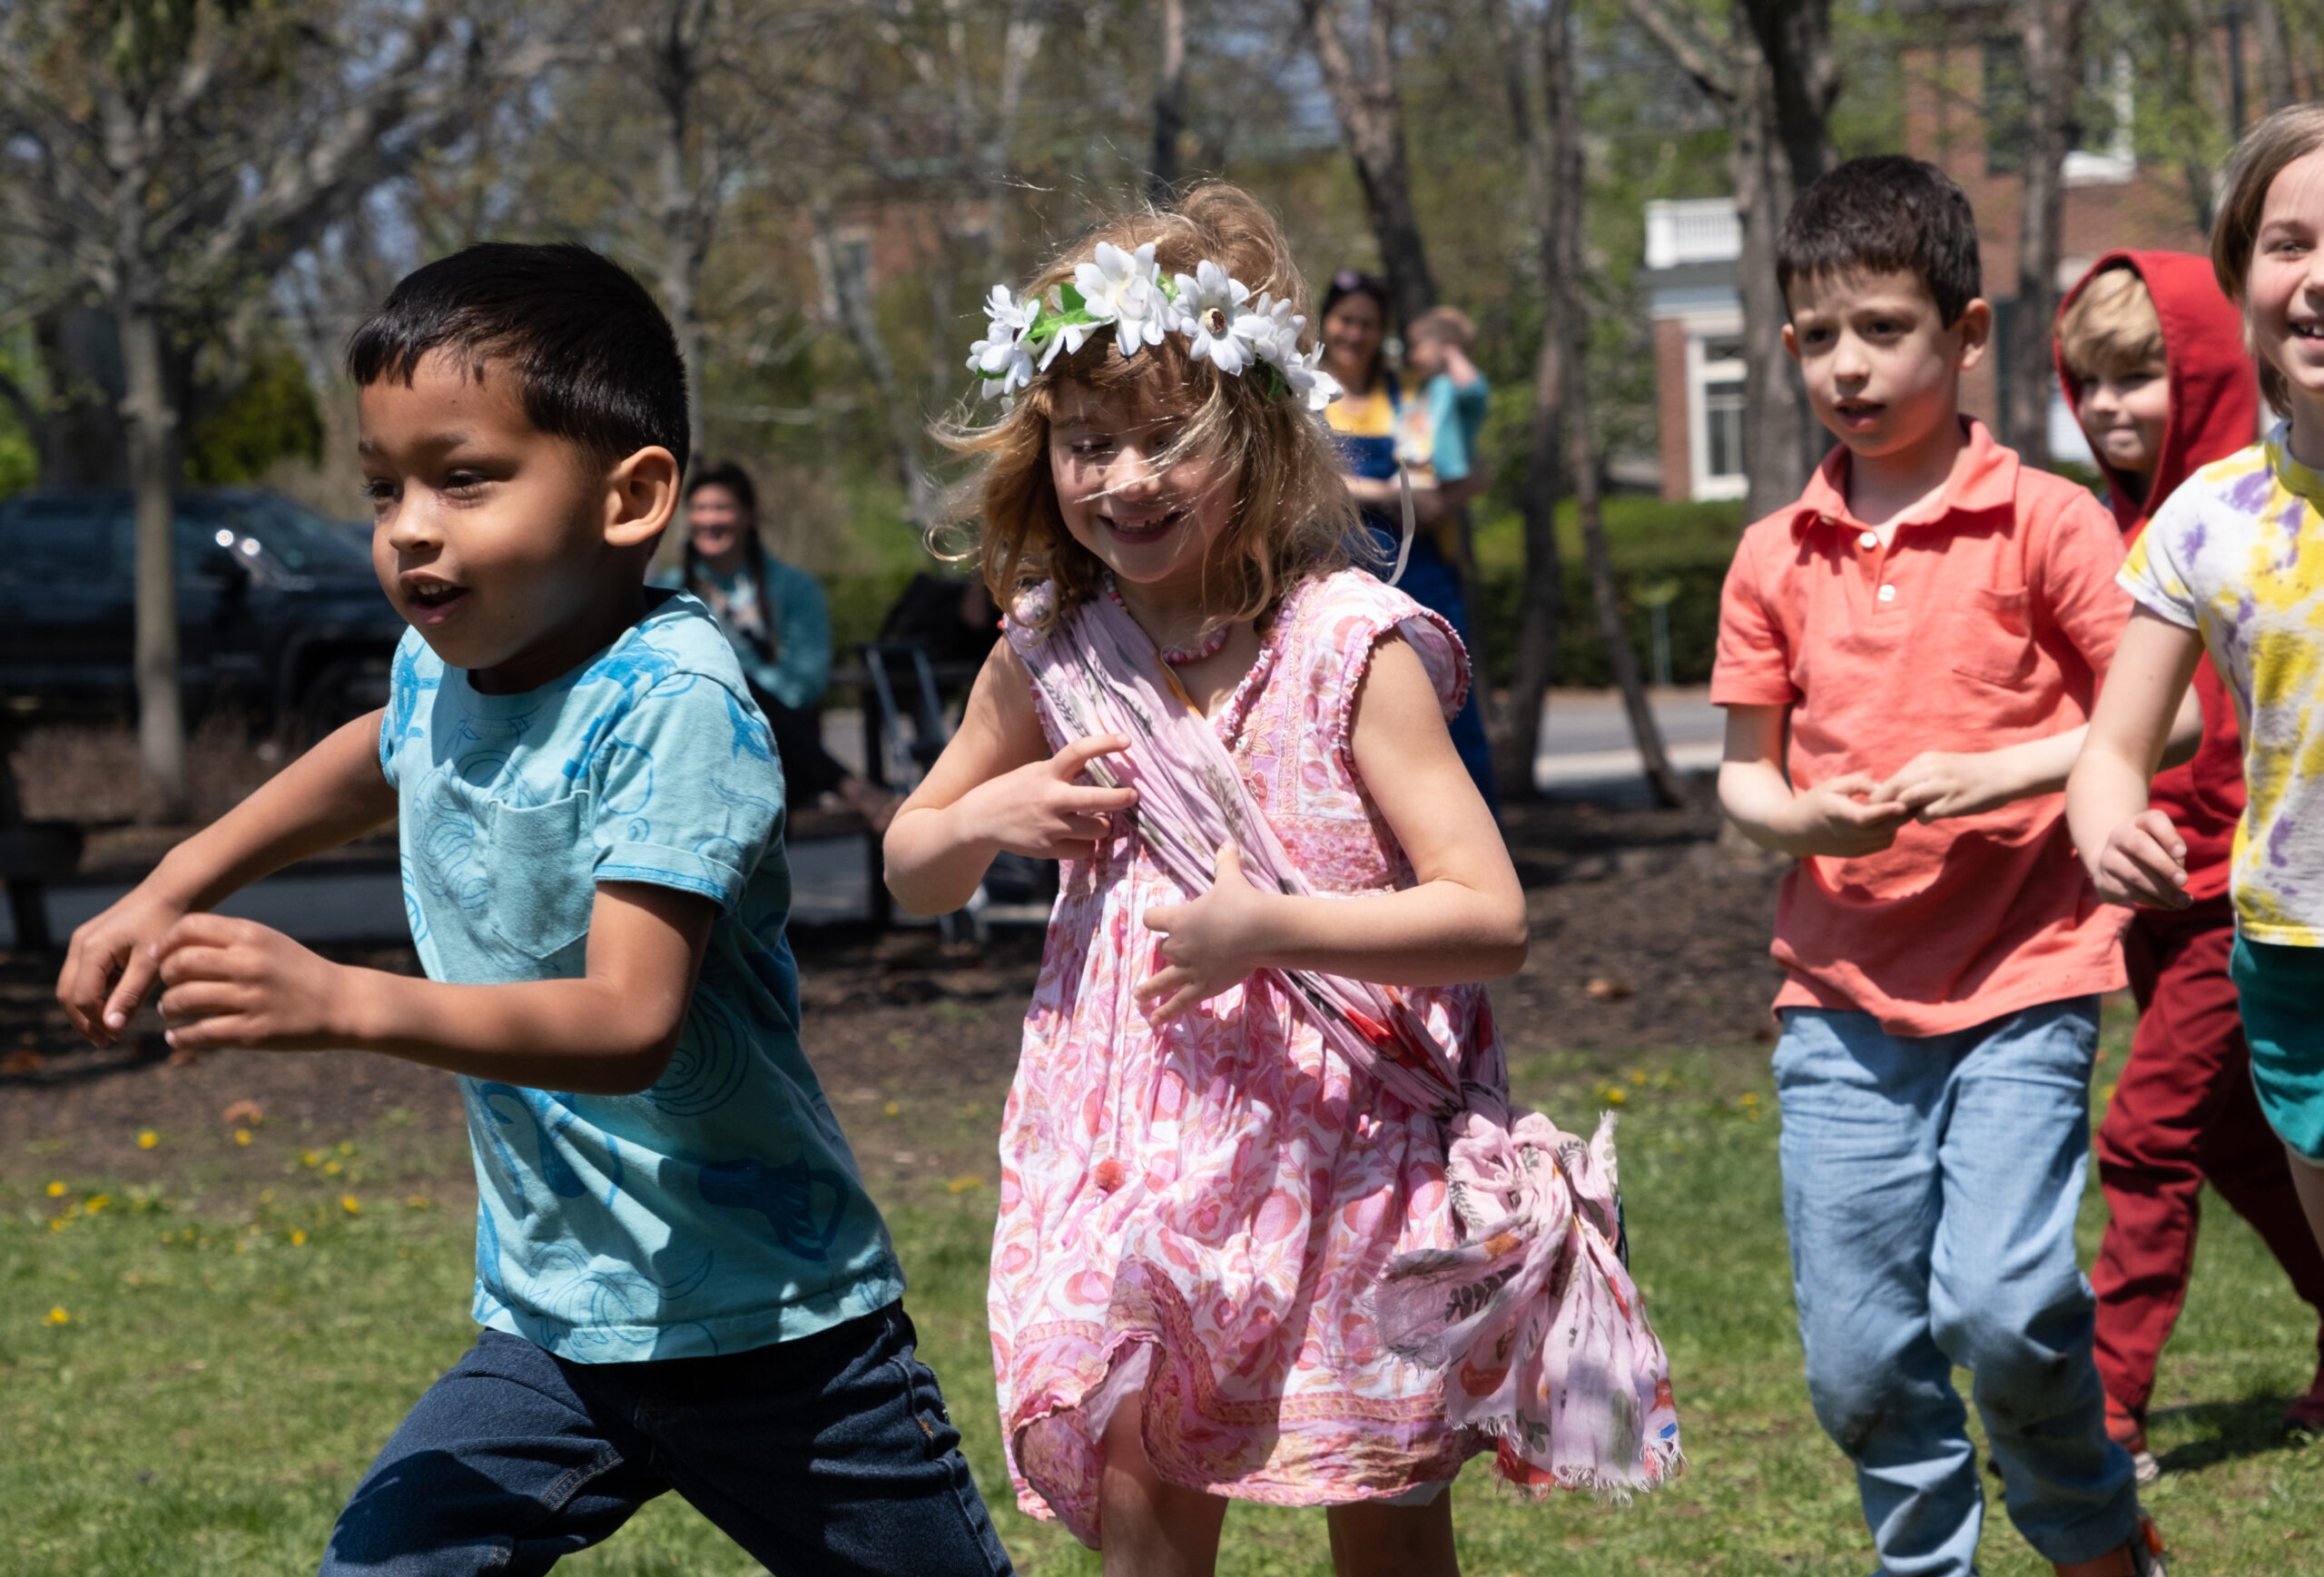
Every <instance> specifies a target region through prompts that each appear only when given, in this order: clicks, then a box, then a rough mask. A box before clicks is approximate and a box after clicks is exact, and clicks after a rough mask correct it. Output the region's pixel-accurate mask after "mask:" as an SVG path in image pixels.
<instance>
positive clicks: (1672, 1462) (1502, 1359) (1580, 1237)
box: [1009, 585, 1685, 1495]
mask: <svg viewBox="0 0 2324 1577" xmlns="http://www.w3.org/2000/svg"><path fill="white" fill-rule="evenodd" d="M1054 595H1055V593H1054V591H1053V589H1052V588H1051V587H1050V586H1048V585H1043V586H1039V587H1037V588H1035V589H1034V590H1033V591H1031V592H1030V593H1029V594H1027V599H1026V600H1024V601H1021V602H1020V603H1019V611H1018V616H1016V617H1014V618H1012V619H1010V620H1009V644H1010V645H1011V646H1013V647H1015V649H1016V651H1017V653H1018V655H1020V656H1021V657H1023V658H1024V660H1025V664H1026V665H1027V666H1028V667H1029V669H1030V670H1031V671H1032V675H1033V681H1034V685H1035V686H1036V688H1037V690H1038V693H1039V701H1040V702H1041V705H1042V707H1043V709H1044V710H1045V711H1046V712H1047V713H1048V714H1049V718H1050V720H1051V722H1052V723H1053V724H1054V725H1055V727H1056V730H1057V732H1058V734H1059V737H1060V738H1061V739H1063V740H1067V741H1070V740H1073V739H1078V738H1083V737H1086V736H1088V735H1090V734H1121V735H1123V736H1125V737H1126V738H1128V739H1129V740H1130V741H1131V744H1130V746H1129V748H1128V750H1126V751H1123V752H1121V753H1120V754H1117V755H1113V756H1108V757H1102V758H1100V759H1098V760H1096V761H1093V762H1091V763H1090V764H1089V767H1088V771H1089V774H1090V776H1091V777H1092V778H1094V779H1096V780H1097V781H1098V783H1099V784H1104V785H1107V786H1113V785H1116V784H1127V785H1128V786H1130V787H1132V788H1135V789H1137V806H1136V808H1135V809H1133V810H1132V811H1131V812H1129V813H1128V814H1129V816H1130V818H1131V821H1132V823H1133V824H1134V826H1135V828H1136V830H1137V834H1138V836H1139V837H1141V838H1143V839H1144V840H1145V842H1146V845H1147V849H1148V850H1150V851H1151V852H1152V853H1153V856H1154V859H1155V861H1156V862H1157V864H1159V865H1160V866H1161V868H1162V869H1163V870H1164V871H1165V872H1167V873H1168V875H1169V876H1170V878H1171V880H1172V881H1174V882H1177V884H1178V885H1179V886H1180V887H1182V888H1184V889H1185V890H1186V891H1187V892H1194V893H1198V892H1202V891H1203V890H1205V889H1206V888H1207V887H1208V886H1209V885H1210V884H1211V881H1212V878H1213V872H1214V870H1215V868H1216V859H1217V851H1218V849H1219V848H1220V846H1221V845H1222V844H1225V843H1228V842H1230V841H1231V842H1232V843H1234V844H1235V845H1236V849H1237V850H1238V851H1239V852H1240V853H1241V855H1242V861H1243V869H1244V871H1245V872H1246V873H1248V875H1249V876H1250V877H1251V879H1252V880H1253V881H1254V882H1256V884H1258V885H1260V886H1262V887H1271V888H1273V889H1274V890H1275V891H1277V892H1286V893H1293V894H1302V895H1304V894H1307V893H1309V892H1312V889H1311V888H1310V887H1309V886H1308V884H1307V882H1306V880H1305V878H1304V877H1303V876H1302V875H1301V874H1300V872H1299V868H1298V867H1297V866H1296V865H1295V864H1293V863H1292V862H1291V859H1290V856H1289V855H1288V854H1286V853H1285V851H1284V848H1283V844H1282V843H1281V842H1280V841H1279V840H1278V839H1277V838H1276V836H1275V829H1274V827H1273V826H1271V825H1270V824H1269V823H1268V822H1267V819H1266V815H1265V813H1264V812H1263V811H1262V810H1261V809H1260V807H1259V805H1258V804H1257V803H1256V801H1255V800H1253V799H1252V797H1251V794H1250V791H1249V789H1248V788H1247V787H1246V785H1245V784H1244V782H1243V778H1242V774H1240V773H1239V772H1238V771H1237V770H1236V765H1235V762H1234V758H1233V757H1232V756H1230V755H1229V754H1227V752H1226V747H1225V746H1224V745H1223V744H1220V743H1219V740H1218V735H1217V734H1216V732H1215V731H1214V730H1213V729H1212V727H1211V724H1210V723H1209V721H1208V720H1207V719H1206V718H1205V717H1204V716H1203V715H1202V713H1201V712H1200V711H1199V710H1198V709H1196V706H1195V705H1194V704H1193V702H1192V701H1191V699H1189V697H1188V696H1187V693H1186V691H1185V690H1184V689H1183V688H1182V687H1180V685H1179V684H1178V681H1177V676H1176V675H1173V674H1172V673H1171V672H1170V670H1169V669H1168V668H1167V666H1165V665H1164V664H1163V662H1162V660H1161V656H1160V655H1159V653H1158V652H1157V649H1156V647H1155V643H1154V641H1153V639H1152V638H1151V637H1150V636H1147V633H1146V631H1145V630H1144V628H1143V627H1141V626H1139V625H1138V624H1137V621H1136V620H1135V619H1133V618H1131V617H1130V616H1129V614H1128V611H1127V610H1126V609H1124V608H1122V607H1121V606H1118V604H1117V603H1115V601H1114V600H1113V599H1112V598H1111V597H1105V596H1099V597H1093V598H1091V599H1090V600H1089V601H1088V602H1086V603H1084V604H1082V605H1081V606H1079V607H1077V608H1075V609H1073V610H1072V611H1071V612H1069V613H1068V614H1067V615H1066V616H1064V617H1063V618H1062V619H1060V620H1059V623H1058V625H1057V626H1056V627H1055V628H1054V629H1053V630H1052V631H1051V632H1050V633H1049V635H1048V636H1047V637H1046V638H1044V637H1043V636H1040V635H1039V634H1038V633H1036V627H1037V626H1038V625H1039V616H1040V615H1041V614H1042V613H1044V612H1046V606H1045V605H1046V603H1047V600H1048V599H1049V597H1051V596H1054ZM1265 972H1266V973H1268V974H1271V975H1274V976H1275V980H1276V981H1277V983H1278V984H1279V985H1280V986H1281V987H1282V988H1283V990H1284V991H1285V994H1286V995H1287V996H1288V997H1289V998H1290V1000H1293V1001H1295V1002H1297V1003H1300V1004H1302V1005H1303V1006H1304V1007H1305V1010H1306V1011H1307V1013H1308V1014H1309V1015H1310V1016H1311V1017H1312V1018H1313V1019H1314V1020H1315V1024H1316V1026H1317V1027H1318V1029H1319V1030H1321V1031H1322V1033H1323V1036H1324V1040H1325V1042H1326V1043H1327V1044H1329V1045H1330V1046H1331V1047H1332V1049H1333V1050H1335V1051H1337V1052H1339V1053H1340V1055H1341V1056H1343V1057H1344V1058H1346V1059H1347V1061H1348V1064H1349V1066H1350V1067H1351V1068H1353V1069H1355V1070H1356V1071H1358V1072H1359V1073H1362V1074H1365V1075H1368V1076H1369V1077H1371V1078H1373V1079H1377V1080H1379V1081H1380V1082H1381V1083H1382V1084H1384V1085H1385V1086H1387V1088H1388V1089H1392V1090H1393V1091H1394V1092H1395V1093H1396V1095H1397V1096H1398V1097H1399V1098H1401V1099H1403V1100H1404V1101H1405V1102H1407V1103H1408V1104H1410V1105H1412V1106H1413V1107H1414V1108H1416V1109H1420V1110H1423V1111H1427V1112H1430V1113H1432V1114H1433V1115H1434V1116H1435V1117H1436V1119H1437V1120H1438V1121H1439V1123H1440V1124H1441V1125H1442V1132H1443V1137H1444V1140H1445V1180H1446V1184H1447V1188H1446V1198H1447V1204H1448V1207H1449V1208H1451V1209H1452V1212H1453V1213H1454V1224H1455V1231H1456V1236H1457V1237H1459V1239H1460V1246H1459V1247H1454V1248H1449V1249H1434V1250H1427V1251H1423V1252H1421V1253H1414V1254H1405V1255H1400V1256H1398V1257H1396V1259H1395V1260H1394V1261H1393V1263H1391V1264H1390V1266H1389V1267H1388V1268H1387V1272H1386V1274H1385V1276H1384V1278H1383V1279H1382V1281H1381V1283H1380V1285H1379V1286H1377V1287H1375V1288H1374V1292H1373V1298H1372V1303H1373V1311H1372V1312H1373V1315H1374V1318H1375V1319H1376V1321H1377V1322H1378V1324H1379V1326H1380V1330H1381V1335H1382V1338H1383V1340H1384V1343H1385V1344H1386V1345H1387V1347H1388V1349H1389V1350H1390V1351H1391V1352H1393V1353H1394V1354H1396V1355H1398V1356H1399V1357H1402V1358H1404V1359H1407V1360H1409V1361H1412V1362H1414V1363H1418V1364H1422V1365H1426V1366H1428V1367H1429V1368H1431V1369H1433V1370H1436V1371H1439V1372H1441V1373H1442V1374H1443V1376H1444V1410H1445V1415H1446V1418H1447V1419H1448V1421H1450V1422H1451V1423H1452V1424H1455V1425H1458V1426H1461V1427H1464V1428H1469V1429H1474V1430H1476V1431H1478V1432H1480V1433H1482V1434H1487V1435H1491V1436H1492V1437H1493V1438H1495V1439H1496V1440H1497V1441H1498V1442H1499V1443H1500V1450H1499V1453H1498V1454H1497V1456H1496V1458H1495V1462H1494V1467H1495V1469H1496V1471H1498V1472H1499V1474H1501V1475H1502V1478H1503V1479H1505V1480H1507V1481H1508V1482H1509V1483H1512V1484H1513V1485H1516V1486H1517V1487H1519V1488H1520V1489H1521V1490H1523V1491H1525V1492H1527V1493H1531V1494H1536V1495H1539V1494H1543V1493H1547V1492H1548V1491H1549V1489H1550V1488H1551V1487H1552V1486H1556V1487H1561V1488H1566V1489H1587V1490H1593V1491H1597V1492H1600V1493H1614V1494H1623V1493H1628V1492H1630V1491H1633V1490H1642V1489H1650V1488H1652V1487H1653V1486H1654V1485H1655V1484H1657V1483H1660V1482H1661V1481H1663V1480H1664V1479H1666V1478H1669V1477H1671V1476H1673V1475H1674V1474H1677V1473H1678V1472H1679V1470H1680V1469H1681V1468H1682V1467H1683V1466H1684V1463H1685V1459H1684V1457H1683V1456H1682V1455H1681V1454H1680V1452H1679V1416H1678V1412H1677V1409H1676V1408H1675V1407H1674V1405H1672V1403H1671V1399H1670V1365H1669V1359H1668V1358H1667V1357H1666V1356H1665V1355H1664V1354H1663V1351H1662V1344H1661V1343H1660V1342H1659V1341H1658V1340H1657V1339H1656V1337H1655V1335H1654V1331H1653V1327H1652V1326H1649V1324H1648V1323H1647V1319H1646V1311H1645V1309H1644V1307H1643V1306H1641V1305H1640V1301H1639V1296H1638V1288H1637V1287H1636V1286H1634V1285H1633V1284H1632V1283H1631V1281H1630V1272H1629V1271H1628V1269H1626V1268H1625V1267H1624V1266H1623V1264H1622V1259H1621V1255H1620V1250H1619V1249H1618V1248H1617V1247H1616V1245H1617V1244H1618V1243H1620V1238H1621V1217H1620V1204H1619V1202H1618V1198H1617V1184H1616V1178H1615V1169H1614V1117H1613V1114H1612V1113H1611V1112H1609V1113H1607V1114H1606V1115H1605V1116H1604V1118H1603V1119H1600V1122H1599V1125H1598V1131H1597V1134H1596V1136H1595V1137H1594V1138H1592V1139H1591V1140H1590V1142H1589V1143H1588V1144H1586V1145H1585V1144H1584V1143H1583V1142H1582V1141H1581V1139H1580V1138H1578V1137H1576V1136H1575V1135H1572V1134H1569V1133H1565V1132H1563V1131H1561V1129H1559V1128H1558V1127H1557V1125H1556V1124H1554V1123H1552V1122H1551V1121H1550V1119H1548V1118H1546V1117H1543V1116H1542V1115H1541V1113H1539V1112H1535V1111H1527V1110H1525V1109H1523V1108H1521V1107H1512V1105H1511V1104H1510V1103H1509V1078H1508V1070H1507V1069H1506V1068H1505V1067H1504V1066H1503V1065H1502V1060H1501V1057H1500V1053H1499V1050H1498V1045H1497V1043H1494V1050H1493V1051H1492V1055H1491V1057H1490V1059H1489V1060H1488V1064H1487V1065H1486V1066H1483V1067H1481V1068H1477V1069H1470V1070H1468V1071H1469V1073H1470V1075H1471V1076H1470V1077H1467V1078H1464V1077H1463V1069H1462V1066H1461V1053H1460V1050H1459V1049H1458V1048H1457V1047H1452V1046H1446V1045H1443V1044H1442V1043H1440V1042H1439V1041H1438V1040H1436V1038H1435V1037H1434V1036H1433V1034H1432V1033H1431V1032H1430V1030H1429V1028H1428V1024H1427V1021H1426V1020H1425V1019H1424V1018H1423V1016H1422V1014H1420V1013H1419V1012H1416V1011H1414V1010H1413V1007H1412V1006H1411V1005H1410V1004H1409V1003H1408V1002H1407V1001H1406V1000H1405V994H1404V993H1403V991H1399V990H1398V989H1397V988H1395V987H1393V986H1382V985H1374V984H1373V983H1371V982H1369V981H1352V980H1346V979H1344V978H1342V977H1340V976H1337V975H1327V974H1319V973H1315V972H1314V971H1305V970H1281V971H1278V970H1270V971H1265Z"/></svg>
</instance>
